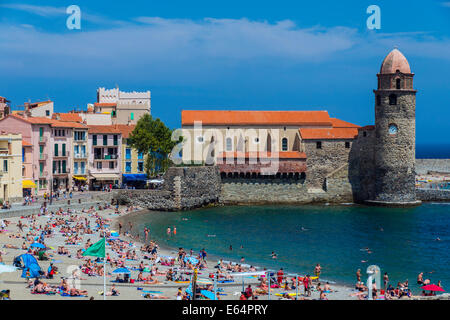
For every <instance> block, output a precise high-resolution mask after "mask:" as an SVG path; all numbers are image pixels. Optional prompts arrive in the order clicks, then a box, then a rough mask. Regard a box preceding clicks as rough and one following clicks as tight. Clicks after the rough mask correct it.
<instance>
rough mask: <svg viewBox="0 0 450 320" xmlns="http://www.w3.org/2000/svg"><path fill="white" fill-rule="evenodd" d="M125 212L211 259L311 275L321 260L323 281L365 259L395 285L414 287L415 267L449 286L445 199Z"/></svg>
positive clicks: (155, 235) (344, 278) (344, 277)
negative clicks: (386, 204) (414, 203)
mask: <svg viewBox="0 0 450 320" xmlns="http://www.w3.org/2000/svg"><path fill="white" fill-rule="evenodd" d="M130 219H132V221H133V225H134V226H135V227H134V229H135V228H136V227H137V228H138V229H139V232H140V235H141V237H142V236H143V230H144V227H147V228H149V229H150V234H151V238H152V239H155V240H157V241H158V243H160V244H161V245H162V246H165V247H170V248H174V249H175V250H176V249H177V248H179V247H183V248H185V249H186V250H187V251H189V250H190V249H192V250H193V251H194V252H196V253H198V251H199V250H201V249H202V248H204V249H206V251H207V253H208V254H209V255H210V256H211V255H212V256H214V257H216V259H217V257H223V258H224V259H225V260H226V259H228V260H231V261H236V262H239V261H240V260H241V259H242V258H244V259H245V263H246V264H250V265H254V266H258V267H266V268H268V269H273V270H278V269H279V268H281V267H282V268H283V269H284V270H285V272H287V273H291V274H297V273H298V274H301V275H304V274H308V273H309V274H313V270H314V266H315V265H316V264H317V263H320V265H321V266H322V275H321V278H322V281H330V282H331V283H338V284H342V285H348V286H353V285H354V284H355V282H356V276H355V273H356V271H357V269H361V272H362V274H366V269H367V267H368V266H370V265H377V266H378V267H379V268H380V270H381V273H382V274H384V273H385V272H387V273H388V275H389V278H390V280H391V282H392V283H393V285H396V284H397V283H398V282H404V281H405V280H408V281H409V284H410V287H411V288H412V290H413V292H415V293H419V292H420V288H419V286H418V285H417V284H416V279H417V275H418V274H419V273H420V272H423V273H424V278H425V279H430V280H431V282H432V283H437V281H438V280H441V281H442V285H443V286H444V288H445V287H446V286H447V287H448V286H450V203H424V204H422V205H421V206H418V207H413V208H383V207H369V206H361V205H356V204H350V203H349V204H344V205H326V204H325V205H305V206H279V205H278V206H275V205H274V206H225V207H211V208H203V209H197V210H191V211H181V212H154V211H152V212H148V213H140V214H138V215H133V216H131V217H130ZM168 227H170V228H171V229H172V230H173V228H174V227H176V229H177V234H176V235H173V234H171V235H168V234H167V232H166V230H167V228H168ZM230 246H231V249H230ZM272 252H275V253H276V255H277V258H276V259H273V258H272ZM211 259H213V260H214V258H211ZM213 263H215V261H213Z"/></svg>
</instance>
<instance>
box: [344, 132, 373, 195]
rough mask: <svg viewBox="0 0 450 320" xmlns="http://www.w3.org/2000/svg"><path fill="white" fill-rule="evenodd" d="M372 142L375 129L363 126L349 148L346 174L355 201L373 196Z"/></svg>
mask: <svg viewBox="0 0 450 320" xmlns="http://www.w3.org/2000/svg"><path fill="white" fill-rule="evenodd" d="M374 144H375V130H373V129H369V128H368V129H364V128H363V129H362V130H360V131H359V132H358V136H357V138H356V139H355V140H354V141H353V144H352V148H351V150H350V155H349V163H348V165H349V173H348V175H349V180H350V184H351V188H352V193H353V196H354V201H355V202H364V201H365V200H368V199H373V198H374V196H375V175H374V170H375V168H374V165H375V162H374V161H375V160H374V157H375V155H374Z"/></svg>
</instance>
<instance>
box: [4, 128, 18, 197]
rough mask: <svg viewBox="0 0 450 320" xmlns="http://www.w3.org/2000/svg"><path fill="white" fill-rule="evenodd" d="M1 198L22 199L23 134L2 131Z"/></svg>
mask: <svg viewBox="0 0 450 320" xmlns="http://www.w3.org/2000/svg"><path fill="white" fill-rule="evenodd" d="M0 200H1V202H6V201H8V202H9V203H10V204H11V203H14V202H21V201H22V135H21V134H12V133H8V134H7V133H3V132H2V133H0Z"/></svg>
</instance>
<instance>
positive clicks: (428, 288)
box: [421, 284, 445, 292]
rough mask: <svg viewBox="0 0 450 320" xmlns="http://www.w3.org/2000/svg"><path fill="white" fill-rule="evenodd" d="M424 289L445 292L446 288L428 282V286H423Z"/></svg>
mask: <svg viewBox="0 0 450 320" xmlns="http://www.w3.org/2000/svg"><path fill="white" fill-rule="evenodd" d="M421 288H422V289H423V290H426V291H441V292H445V290H444V289H442V288H441V287H439V286H437V285H435V284H428V285H426V286H423V287H421Z"/></svg>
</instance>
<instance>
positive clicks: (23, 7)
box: [0, 3, 66, 17]
mask: <svg viewBox="0 0 450 320" xmlns="http://www.w3.org/2000/svg"><path fill="white" fill-rule="evenodd" d="M0 7H3V8H8V9H14V10H19V11H25V12H28V13H32V14H36V15H39V16H42V17H53V16H59V15H62V14H65V13H66V9H65V8H63V7H50V6H36V5H32V4H19V3H15V4H14V3H5V4H0Z"/></svg>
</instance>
